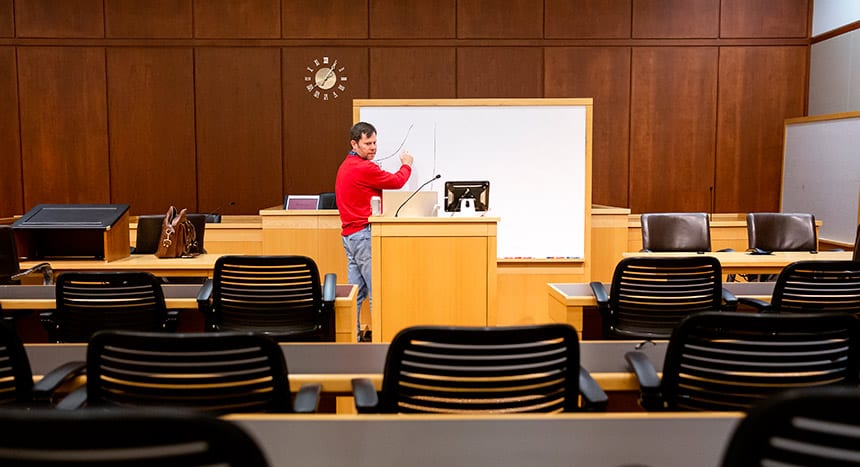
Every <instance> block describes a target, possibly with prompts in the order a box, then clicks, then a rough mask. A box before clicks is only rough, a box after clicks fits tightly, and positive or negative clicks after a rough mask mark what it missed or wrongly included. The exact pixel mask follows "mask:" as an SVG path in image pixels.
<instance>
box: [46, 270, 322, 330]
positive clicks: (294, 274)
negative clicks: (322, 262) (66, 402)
mask: <svg viewBox="0 0 860 467" xmlns="http://www.w3.org/2000/svg"><path fill="white" fill-rule="evenodd" d="M336 282H337V276H336V275H335V274H333V273H329V274H326V275H325V278H324V280H323V282H322V284H321V283H320V273H319V269H318V268H317V265H316V263H315V262H314V261H313V260H312V259H311V258H308V257H306V256H243V255H228V256H222V257H220V258H219V259H218V260H217V261H216V264H215V270H214V277H213V279H209V280H207V281H206V282H205V283H204V284H203V286H202V287H201V289H200V292H199V294H198V297H197V302H198V308H199V310H200V312H201V313H202V314H203V316H204V317H205V321H206V322H205V330H206V331H265V332H266V333H268V334H270V335H271V336H272V337H274V338H275V339H276V340H278V341H290V340H299V341H334V340H335V329H334V299H335V292H336ZM55 287H56V303H57V304H56V309H55V310H53V311H50V312H44V313H42V314H41V320H42V324H43V325H44V327H45V329H46V330H47V331H48V338H49V340H50V341H51V342H87V341H88V340H89V338H90V336H92V335H93V334H94V333H95V332H96V331H98V330H101V329H125V330H136V331H174V330H175V329H176V326H177V322H178V313H177V312H176V311H174V310H168V309H167V306H166V303H165V298H164V292H163V289H162V284H161V280H159V279H158V278H156V277H155V276H153V275H152V274H151V273H148V272H134V271H129V272H86V273H85V272H67V273H64V274H61V275H60V276H59V277H58V278H57V283H56V285H55Z"/></svg>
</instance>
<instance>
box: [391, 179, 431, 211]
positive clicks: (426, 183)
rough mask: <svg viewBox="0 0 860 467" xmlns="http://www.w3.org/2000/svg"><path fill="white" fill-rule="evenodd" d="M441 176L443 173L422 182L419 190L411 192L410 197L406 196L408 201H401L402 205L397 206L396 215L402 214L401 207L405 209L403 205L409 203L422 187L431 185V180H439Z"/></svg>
mask: <svg viewBox="0 0 860 467" xmlns="http://www.w3.org/2000/svg"><path fill="white" fill-rule="evenodd" d="M440 178H442V175H441V174H436V176H435V177H433V178H431V179H430V180H427V181H426V182H424V183H422V184H421V186H419V187H418V189H417V190H415V191H413V192H412V194H411V195H409V197H408V198H406V201H404V202H402V203H400V207H398V208H397V211H396V212H395V213H394V217H397V216H399V215H400V210H401V209H403V206H406V203H408V202H409V200H410V199H412V197H413V196H415V195H417V194H418V192H419V191H421V189H422V188H424V187H425V186H427V185H429V184H430V183H431V182H433V181H434V180H438V179H440Z"/></svg>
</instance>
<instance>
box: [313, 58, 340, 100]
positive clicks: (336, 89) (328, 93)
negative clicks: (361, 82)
mask: <svg viewBox="0 0 860 467" xmlns="http://www.w3.org/2000/svg"><path fill="white" fill-rule="evenodd" d="M306 69H307V72H308V74H307V75H305V89H307V90H308V93H310V95H311V96H313V97H314V98H316V99H321V100H324V101H327V100H331V99H337V98H338V97H340V95H341V94H343V92H344V91H346V83H347V81H348V78H347V76H346V72H345V71H346V67H344V66H343V65H342V64H338V62H337V59H333V58H331V57H328V56H323V57H320V58H317V59H314V60H313V61H312V62H311V64H310V65H309V66H308V67H307V68H306Z"/></svg>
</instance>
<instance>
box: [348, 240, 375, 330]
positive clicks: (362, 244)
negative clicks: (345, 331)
mask: <svg viewBox="0 0 860 467" xmlns="http://www.w3.org/2000/svg"><path fill="white" fill-rule="evenodd" d="M341 239H342V240H343V249H344V251H346V264H347V281H348V282H349V283H350V284H355V285H357V286H358V293H357V294H356V302H357V304H358V309H357V310H356V312H355V315H356V322H357V325H358V329H357V332H358V333H359V334H360V333H361V304H362V303H364V299H365V298H366V299H368V300H369V302H368V303H369V304H370V310H371V313H372V312H373V297H372V296H371V292H370V291H371V288H370V279H371V277H370V261H371V255H370V226H369V225H368V226H367V227H365V228H363V229H361V230H359V231H358V232H355V233H353V234H350V235H347V236H344V237H341ZM368 318H369V317H368Z"/></svg>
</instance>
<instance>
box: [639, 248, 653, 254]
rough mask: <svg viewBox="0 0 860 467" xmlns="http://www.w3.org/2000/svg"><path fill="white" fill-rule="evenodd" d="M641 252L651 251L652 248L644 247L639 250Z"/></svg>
mask: <svg viewBox="0 0 860 467" xmlns="http://www.w3.org/2000/svg"><path fill="white" fill-rule="evenodd" d="M639 253H651V250H650V249H649V248H642V249H641V250H639Z"/></svg>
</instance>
